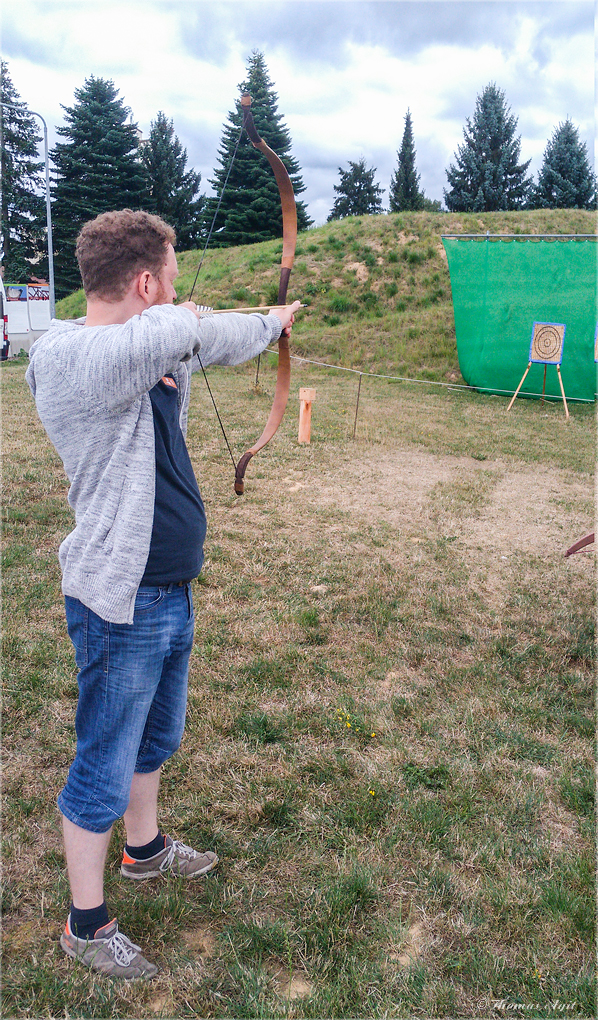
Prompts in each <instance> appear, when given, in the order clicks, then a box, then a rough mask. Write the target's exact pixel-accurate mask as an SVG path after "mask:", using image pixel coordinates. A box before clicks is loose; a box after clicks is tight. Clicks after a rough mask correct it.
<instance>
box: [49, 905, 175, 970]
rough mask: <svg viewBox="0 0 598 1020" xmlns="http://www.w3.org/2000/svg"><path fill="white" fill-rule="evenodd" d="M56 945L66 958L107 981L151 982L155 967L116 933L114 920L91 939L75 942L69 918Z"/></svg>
mask: <svg viewBox="0 0 598 1020" xmlns="http://www.w3.org/2000/svg"><path fill="white" fill-rule="evenodd" d="M60 945H61V946H62V948H63V949H64V951H65V953H66V954H67V956H72V957H73V958H74V959H75V960H80V961H81V963H84V964H85V966H86V967H91V969H92V970H97V971H99V973H100V974H106V975H107V976H108V977H117V978H125V979H126V980H131V979H132V978H151V977H153V976H154V974H157V973H158V968H157V967H156V966H155V964H153V963H150V962H149V960H146V959H145V957H144V956H142V955H141V949H140V947H139V946H136V945H134V943H133V942H131V941H130V939H128V938H127V937H126V935H123V934H122V932H120V931H119V930H118V924H117V922H116V920H114V921H110V923H109V924H105V925H104V927H103V928H98V930H97V932H96V933H95V938H93V939H78V938H77V936H76V935H73V933H72V931H71V915H70V914H69V916H68V919H67V922H66V926H65V929H64V932H63V933H62V935H61V936H60Z"/></svg>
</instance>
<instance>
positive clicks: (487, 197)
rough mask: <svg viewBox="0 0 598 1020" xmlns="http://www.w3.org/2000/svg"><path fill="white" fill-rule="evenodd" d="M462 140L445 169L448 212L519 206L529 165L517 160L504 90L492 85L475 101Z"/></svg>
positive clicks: (528, 180)
mask: <svg viewBox="0 0 598 1020" xmlns="http://www.w3.org/2000/svg"><path fill="white" fill-rule="evenodd" d="M466 124H467V126H466V127H465V128H464V129H463V136H464V138H465V144H464V145H461V146H460V147H459V149H458V150H457V153H456V157H455V163H456V165H454V166H450V167H449V169H448V170H447V171H446V176H447V178H448V182H449V184H450V186H451V187H450V191H445V192H444V197H445V201H446V205H447V208H448V210H449V211H450V212H490V211H492V210H502V209H520V208H521V206H522V205H523V204H524V203H525V200H526V198H527V195H528V192H529V188H530V185H531V178H529V177H526V171H527V168H528V166H529V165H530V163H531V160H529V159H528V160H527V162H526V163H519V156H520V149H521V137H519V138H516V137H515V131H516V128H517V118H516V117H515V116H514V115H513V114H512V113H511V112H510V107H508V106H507V104H506V101H505V94H504V92H502V91H501V89H499V88H497V86H496V85H495V84H494V83H490V85H487V86H486V88H485V89H484V91H483V92H482V94H481V95H480V96H478V97H477V99H476V108H475V112H474V115H473V122H472V121H471V120H470V119H469V117H468V118H467V122H466Z"/></svg>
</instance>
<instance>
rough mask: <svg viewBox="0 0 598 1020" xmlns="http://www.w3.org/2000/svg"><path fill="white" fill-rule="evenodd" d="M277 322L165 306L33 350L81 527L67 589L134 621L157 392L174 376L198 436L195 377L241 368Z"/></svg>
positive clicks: (35, 379)
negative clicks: (217, 368) (203, 371)
mask: <svg viewBox="0 0 598 1020" xmlns="http://www.w3.org/2000/svg"><path fill="white" fill-rule="evenodd" d="M281 329H282V326H281V322H280V319H278V318H277V317H276V316H273V315H270V316H264V315H239V314H225V315H214V316H206V317H202V319H201V321H200V322H198V321H197V319H196V317H195V316H194V315H193V313H192V312H190V311H189V310H188V309H186V308H176V307H174V306H173V305H157V306H154V307H152V308H149V309H147V310H146V311H144V312H143V313H142V314H141V315H136V316H134V317H133V318H132V319H129V321H128V322H126V323H124V324H123V325H111V326H85V325H84V323H78V322H61V321H59V320H56V319H54V320H53V321H52V323H51V325H50V328H49V330H48V331H47V333H45V334H44V335H43V336H42V337H40V339H39V340H37V341H36V342H35V344H34V345H33V346H32V348H31V351H30V354H29V357H30V364H29V368H28V370H27V376H26V378H27V382H28V383H29V386H30V388H31V392H32V393H33V396H34V398H35V403H36V406H37V411H38V414H39V417H40V419H41V421H42V424H43V426H44V428H45V430H46V432H47V433H48V436H49V437H50V440H51V441H52V443H53V445H54V446H55V448H56V450H57V452H58V454H59V456H60V457H61V459H62V462H63V464H64V468H65V471H66V473H67V475H68V478H69V482H70V489H69V494H68V500H69V503H70V505H71V506H72V508H73V510H74V511H75V529H74V530H73V531H72V532H71V533H70V534H69V535H67V537H66V538H65V540H64V541H63V542H62V544H61V546H60V549H59V553H58V556H59V560H60V566H61V568H62V590H63V592H64V594H65V595H72V596H74V597H75V598H77V599H79V600H80V601H81V602H83V604H84V605H86V606H88V607H89V608H90V609H91V610H93V612H94V613H96V614H97V615H98V616H100V617H102V619H104V620H108V621H110V622H111V623H125V624H131V623H133V611H134V605H135V595H136V593H137V589H138V587H139V582H140V581H141V578H142V576H143V572H144V570H145V565H146V562H147V557H148V553H149V547H150V539H151V532H152V523H153V516H154V487H155V453H154V425H153V414H152V406H151V401H150V398H149V391H150V390H151V388H152V387H153V386H155V384H156V383H157V382H158V380H159V379H161V377H162V376H163V375H165V374H166V373H172V374H173V375H174V378H175V379H176V382H177V386H178V389H179V407H180V423H181V429H182V431H183V435H186V431H187V411H188V407H189V390H190V382H191V373H192V372H193V371H196V370H197V369H199V368H200V364H199V359H198V357H197V354H198V353H199V350H200V348H201V360H202V363H203V365H204V366H206V365H210V364H216V365H238V364H240V363H241V362H243V361H247V360H248V359H250V358H253V357H255V355H257V354H259V353H260V352H261V351H263V350H264V349H265V348H266V347H267V346H268V344H269V343H271V342H272V341H273V340H277V339H278V337H279V335H280V333H281Z"/></svg>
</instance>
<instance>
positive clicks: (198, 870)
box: [120, 836, 218, 879]
mask: <svg viewBox="0 0 598 1020" xmlns="http://www.w3.org/2000/svg"><path fill="white" fill-rule="evenodd" d="M164 839H165V844H164V849H163V850H160V852H159V853H157V854H155V855H154V856H153V857H150V858H149V859H148V860H147V861H136V860H134V859H133V858H132V857H130V856H129V854H128V853H127V852H126V850H125V852H124V853H123V859H122V864H121V868H120V873H121V875H124V876H125V878H135V879H143V878H157V877H158V876H160V875H165V874H166V873H167V872H170V874H171V875H181V876H182V877H183V878H199V876H200V875H205V874H206V872H208V871H211V870H212V868H215V867H216V865H217V864H218V855H217V854H215V853H212V851H211V850H205V851H204V852H203V853H198V851H197V850H192V849H191V847H190V846H185V844H184V843H181V842H180V841H179V840H178V839H171V837H170V836H165V837H164Z"/></svg>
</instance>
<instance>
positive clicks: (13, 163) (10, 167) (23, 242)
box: [0, 61, 48, 283]
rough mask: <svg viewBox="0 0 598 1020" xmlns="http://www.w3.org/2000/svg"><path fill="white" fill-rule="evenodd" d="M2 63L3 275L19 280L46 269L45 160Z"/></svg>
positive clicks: (34, 129) (35, 128)
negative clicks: (39, 151) (41, 156)
mask: <svg viewBox="0 0 598 1020" xmlns="http://www.w3.org/2000/svg"><path fill="white" fill-rule="evenodd" d="M0 67H1V73H0V98H1V99H2V102H3V103H9V104H10V106H1V107H0V138H1V141H2V154H1V157H0V169H1V173H2V210H1V234H2V263H3V266H4V278H5V279H6V280H9V281H11V282H13V283H17V282H19V281H24V280H28V279H29V277H30V276H31V272H32V269H33V264H35V269H34V272H35V275H36V276H38V277H42V276H46V275H47V272H48V257H47V246H46V244H47V243H46V204H45V201H44V199H43V197H42V195H41V194H40V192H41V191H42V190H43V188H44V186H45V185H44V177H43V167H44V164H43V163H42V162H40V160H39V157H38V144H39V142H41V139H42V136H41V134H40V132H39V129H38V126H37V123H36V121H35V119H34V117H33V116H32V114H31V113H29V111H28V109H27V105H26V104H25V103H24V102H23V100H22V99H21V97H20V95H19V93H18V92H17V91H16V89H15V87H14V85H13V83H12V81H11V78H10V74H9V72H8V65H7V64H6V63H5V62H4V61H2V63H1V65H0ZM13 107H16V109H13Z"/></svg>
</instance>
